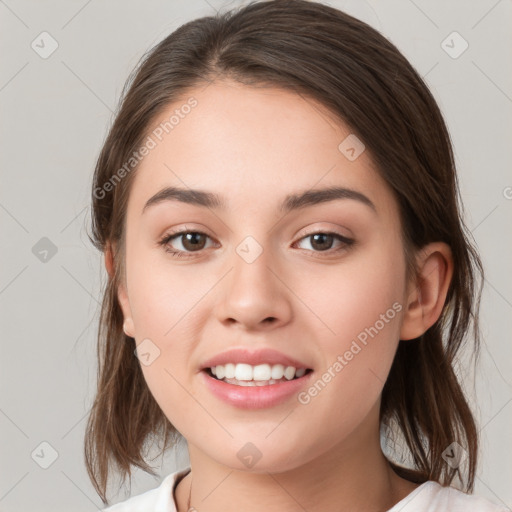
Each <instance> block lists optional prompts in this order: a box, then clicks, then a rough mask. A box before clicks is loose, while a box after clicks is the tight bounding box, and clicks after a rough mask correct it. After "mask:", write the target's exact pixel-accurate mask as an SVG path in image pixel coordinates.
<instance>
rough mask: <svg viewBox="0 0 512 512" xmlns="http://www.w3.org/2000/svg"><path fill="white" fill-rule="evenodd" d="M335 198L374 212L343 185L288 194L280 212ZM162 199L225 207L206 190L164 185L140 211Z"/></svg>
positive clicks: (367, 202)
mask: <svg viewBox="0 0 512 512" xmlns="http://www.w3.org/2000/svg"><path fill="white" fill-rule="evenodd" d="M336 199H352V200H355V201H359V202H360V203H362V204H365V205H366V206H369V207H370V208H371V209H372V210H373V211H374V212H375V213H376V212H377V208H376V207H375V205H374V204H373V202H372V201H371V200H370V199H369V198H368V197H367V196H365V195H364V194H362V193H361V192H358V191H356V190H353V189H350V188H345V187H328V188H323V189H316V190H315V189H314V190H306V191H303V192H298V193H296V194H289V195H287V196H286V197H285V199H284V201H283V202H282V203H281V205H280V211H281V212H282V213H288V212H290V211H292V210H299V209H301V208H306V207H308V206H314V205H317V204H322V203H327V202H329V201H334V200H336ZM164 201H180V202H182V203H187V204H192V205H195V206H202V207H205V208H209V209H213V210H222V211H225V210H226V209H227V202H226V199H225V198H224V197H222V196H220V195H218V194H215V193H213V192H208V191H206V190H193V189H190V188H188V189H185V188H179V187H166V188H163V189H162V190H160V191H159V192H157V193H156V194H155V195H154V196H152V197H151V198H150V199H148V201H147V202H146V204H145V205H144V208H143V209H142V213H144V212H145V211H146V209H147V208H149V207H150V206H153V205H156V204H158V203H162V202H164Z"/></svg>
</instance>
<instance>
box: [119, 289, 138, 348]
mask: <svg viewBox="0 0 512 512" xmlns="http://www.w3.org/2000/svg"><path fill="white" fill-rule="evenodd" d="M117 300H118V301H119V305H120V306H121V310H122V311H123V318H124V322H123V331H124V333H125V334H126V335H127V336H130V337H131V338H133V337H134V333H135V329H134V327H135V326H134V324H133V318H132V311H131V308H130V301H129V299H128V294H127V292H126V287H125V285H124V283H120V284H119V287H118V289H117Z"/></svg>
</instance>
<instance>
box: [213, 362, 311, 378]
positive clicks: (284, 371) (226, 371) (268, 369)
mask: <svg viewBox="0 0 512 512" xmlns="http://www.w3.org/2000/svg"><path fill="white" fill-rule="evenodd" d="M210 370H211V372H212V374H213V375H215V376H216V377H217V378H218V379H220V380H222V379H236V380H237V381H245V382H249V381H258V382H263V381H265V382H266V381H269V382H272V381H278V380H280V379H283V377H284V378H285V379H286V380H292V379H293V378H294V377H296V378H299V377H302V376H303V375H304V374H305V373H306V368H299V369H296V368H295V367H294V366H283V365H282V364H274V365H272V366H271V365H269V364H258V365H256V366H252V365H250V364H245V363H238V364H234V363H227V364H225V365H222V364H219V365H217V366H212V367H211V368H210Z"/></svg>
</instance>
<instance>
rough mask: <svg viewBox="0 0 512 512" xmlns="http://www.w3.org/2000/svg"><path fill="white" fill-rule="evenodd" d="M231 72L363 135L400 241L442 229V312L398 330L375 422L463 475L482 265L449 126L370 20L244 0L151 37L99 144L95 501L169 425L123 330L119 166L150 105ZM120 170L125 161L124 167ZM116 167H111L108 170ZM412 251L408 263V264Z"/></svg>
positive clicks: (432, 475) (418, 477) (293, 1)
mask: <svg viewBox="0 0 512 512" xmlns="http://www.w3.org/2000/svg"><path fill="white" fill-rule="evenodd" d="M218 77H220V78H229V79H233V80H236V81H238V82H240V83H243V84H247V85H253V86H256V85H272V86H277V87H280V88H282V89H285V90H290V91H294V92H296V93H298V94H302V95H304V96H305V97H309V98H312V99H314V100H317V101H318V102H320V103H321V104H323V105H324V106H325V107H327V109H328V111H330V112H332V113H333V114H334V115H335V116H337V118H338V119H340V120H341V121H343V122H344V123H346V124H347V125H348V126H349V127H350V128H351V130H352V132H353V133H355V134H356V135H357V137H359V138H360V139H361V140H362V141H363V142H364V144H365V146H366V149H367V151H369V153H370V154H371V156H372V159H373V162H374V163H375V164H376V167H377V169H378V171H379V172H380V173H381V175H382V177H383V178H384V179H385V180H386V182H387V183H388V184H389V185H390V187H391V188H392V189H393V191H394V194H395V197H396V199H397V201H398V205H399V208H400V213H401V221H402V231H403V233H402V235H403V239H404V249H405V251H406V254H407V255H409V256H410V255H411V254H412V253H413V251H414V250H415V249H418V248H421V247H423V246H424V245H426V244H428V243H429V242H434V241H442V242H446V243H447V244H448V245H449V246H450V247H451V250H452V255H453V260H454V274H453V278H452V281H451V284H450V287H449V291H448V296H447V298H446V302H445V306H444V308H443V311H442V314H441V317H440V319H439V320H438V321H437V322H436V323H435V324H434V325H433V326H432V327H431V328H430V329H428V330H427V331H426V332H425V333H424V334H423V335H422V336H420V337H419V338H417V339H415V340H409V341H403V340H401V341H400V342H399V346H398V350H397V353H396V356H395V359H394V362H393V365H392V367H391V371H390V374H389V377H388V379H387V381H386V383H385V386H384V389H383V393H382V402H381V409H380V419H381V426H388V427H389V428H390V430H391V431H392V432H394V435H396V436H399V437H400V436H401V439H402V440H403V441H405V446H406V449H407V450H408V453H409V455H410V456H411V458H412V466H413V467H412V468H406V467H404V466H400V465H399V464H397V463H396V461H395V462H393V461H391V460H390V464H391V465H392V467H393V469H394V470H395V471H396V472H397V473H398V474H399V475H401V476H403V477H404V478H407V479H409V480H411V481H415V482H418V483H420V482H424V481H426V480H435V481H438V482H440V483H441V484H443V485H449V484H450V483H451V482H452V481H453V479H454V478H455V476H458V477H459V478H460V480H461V482H464V481H465V487H466V489H467V490H468V491H471V490H472V488H473V483H474V477H475V471H476V464H477V452H478V450H477V447H478V440H477V430H476V426H475V421H474V418H473V416H472V413H471V410H470V408H469V406H468V403H467V401H466V398H465V396H464V393H463V390H462V388H461V385H460V383H459V381H458V378H457V375H456V373H455V369H454V364H455V363H456V361H457V360H456V355H457V354H458V352H459V349H460V348H461V346H462V344H463V343H465V341H466V334H467V333H468V332H469V326H470V325H471V324H472V326H473V329H472V337H471V339H472V343H473V346H472V349H473V354H474V355H476V356H477V355H478V347H479V329H478V308H479V302H480V295H481V285H480V286H479V287H478V286H477V284H478V283H477V277H478V276H482V275H483V270H482V265H481V262H480V259H479V257H478V254H477V252H476V250H475V248H474V246H473V245H472V238H471V235H470V233H469V231H468V230H467V228H466V226H465V225H464V222H463V220H462V204H461V200H460V193H459V188H458V183H457V176H456V172H455V163H454V157H453V153H452V148H451V142H450V137H449V134H448V131H447V128H446V126H445V123H444V120H443V117H442V115H441V112H440V110H439V108H438V106H437V104H436V102H435V100H434V98H433V96H432V95H431V93H430V92H429V90H428V88H427V86H426V84H425V83H424V81H423V80H422V79H421V77H420V76H419V75H418V73H417V72H416V71H415V70H414V68H413V67H412V66H411V64H410V63H409V62H408V61H407V60H406V58H405V57H404V56H403V55H402V54H401V53H400V52H399V50H398V49H397V48H396V47H395V46H394V45H393V44H391V43H390V42H389V41H388V40H387V39H386V38H385V37H383V36H382V35H381V34H379V33H378V32H377V31H376V30H374V29H373V28H371V27H370V26H368V25H367V24H365V23H363V22H361V21H359V20H357V19H355V18H353V17H351V16H349V15H347V14H345V13H343V12H341V11H339V10H336V9H334V8H331V7H328V6H326V5H323V4H320V3H315V2H311V1H305V0H274V1H263V2H256V3H255V2H252V3H250V4H248V5H246V6H245V7H243V8H239V9H234V10H232V11H229V12H227V13H221V14H217V15H216V16H210V17H204V18H200V19H196V20H194V21H191V22H188V23H186V24H185V25H183V26H181V27H180V28H178V29H177V30H176V31H175V32H173V33H172V34H170V35H169V36H168V37H166V38H165V39H164V40H163V41H161V42H160V43H159V44H158V45H156V46H155V47H154V48H153V49H152V50H151V51H150V52H149V53H148V54H147V55H146V56H145V57H144V58H143V59H142V61H141V64H140V65H139V66H138V69H136V70H134V72H133V73H132V75H131V76H130V78H129V80H128V81H127V83H126V85H125V89H124V90H123V94H122V101H121V102H120V108H119V110H118V112H117V114H116V117H115V120H114V123H113V125H112V127H111V129H110V131H109V134H108V136H107V138H106V140H105V143H104V145H103V148H102V150H101V153H100V155H99V157H98V161H97V165H96V170H95V174H94V182H93V197H92V204H93V212H92V223H93V226H92V229H93V232H92V237H91V239H92V241H93V243H94V244H95V245H96V247H97V248H98V249H100V250H102V251H105V250H106V249H107V248H108V247H110V246H111V247H114V248H116V250H115V251H114V253H115V254H114V268H115V272H114V274H113V275H112V276H110V278H109V280H108V283H107V285H106V289H105V293H104V298H103V304H102V310H101V318H100V329H99V335H98V363H99V367H98V389H97V396H96V397H95V401H94V404H93V406H92V409H91V413H90V416H89V419H88V424H87V430H86V437H85V458H86V464H87V470H88V472H89V475H90V478H91V480H92V481H93V484H94V486H95V488H96V490H97V492H98V493H99V495H100V496H101V498H102V500H103V501H104V503H107V501H106V489H107V482H108V477H109V471H110V466H111V464H112V463H115V464H116V466H117V469H118V470H119V471H120V472H121V474H122V475H123V478H124V477H126V474H128V475H131V469H130V468H131V466H132V465H133V466H137V467H139V468H142V469H143V470H144V471H147V472H149V473H151V474H152V475H155V473H154V472H153V471H152V470H151V468H150V467H149V466H148V464H147V463H146V461H145V460H144V455H143V453H142V452H143V448H144V445H145V443H146V442H148V441H149V440H150V439H152V438H156V439H162V438H163V449H164V450H165V449H167V447H168V446H169V443H172V442H174V441H175V440H176V439H178V438H179V435H180V434H179V433H178V432H177V431H176V429H175V428H174V427H173V426H172V425H171V423H170V422H169V421H168V419H167V418H166V417H165V415H164V414H163V412H162V410H161V409H160V407H159V406H158V404H157V403H156V401H155V400H154V399H153V397H152V395H151V393H150V391H149V389H148V387H147V385H146V383H145V380H144V377H143V374H142V371H141V368H140V365H139V362H138V359H137V358H136V356H135V355H134V349H135V343H134V340H133V339H132V338H129V337H127V336H126V335H125V334H124V332H123V328H122V325H123V315H122V312H121V308H120V305H119V303H118V299H117V288H118V285H119V283H120V282H121V281H120V280H121V279H123V270H122V260H123V249H122V244H123V233H124V222H125V214H126V205H127V198H128V194H129V191H130V183H131V181H132V179H133V175H134V173H135V169H136V167H134V170H131V172H128V173H126V176H124V177H123V178H122V179H118V182H116V183H114V184H115V186H110V187H107V186H106V184H107V183H108V182H110V183H111V185H112V183H113V181H112V179H113V177H115V173H116V172H118V171H119V169H121V168H122V167H123V165H125V164H126V162H127V161H128V160H129V158H130V156H131V155H132V154H133V152H134V151H135V150H137V148H138V147H140V145H141V144H142V142H143V140H144V137H146V136H147V133H148V131H149V129H150V128H151V123H152V122H153V120H154V119H155V116H157V115H158V114H160V113H161V112H162V110H163V109H164V108H166V107H167V106H168V105H169V104H170V103H172V102H175V101H177V100H178V99H182V98H183V97H184V96H185V95H186V93H187V92H188V91H189V90H191V89H192V88H193V87H196V86H198V85H201V84H205V85H206V84H208V83H211V82H212V81H213V80H215V79H216V78H218ZM123 174H124V173H123ZM118 177H119V175H118ZM411 265H412V264H411V261H410V258H408V269H410V268H413V265H412V266H411ZM452 442H457V443H459V444H460V445H461V446H462V447H463V448H464V449H465V450H466V452H467V454H468V457H467V467H466V466H465V467H466V470H465V472H466V475H465V477H463V475H462V474H461V472H460V469H461V468H462V466H461V467H459V468H452V467H451V466H450V465H449V464H447V463H446V462H445V461H444V459H443V456H442V454H443V451H444V450H445V449H446V448H448V446H449V445H450V444H451V443H452Z"/></svg>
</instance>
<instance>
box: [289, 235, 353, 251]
mask: <svg viewBox="0 0 512 512" xmlns="http://www.w3.org/2000/svg"><path fill="white" fill-rule="evenodd" d="M303 240H309V241H310V246H311V248H312V250H313V252H326V251H331V249H332V251H331V252H336V251H337V250H341V249H345V248H347V247H349V246H351V245H352V244H353V243H354V240H352V239H350V238H346V237H344V236H342V235H340V234H338V233H331V232H323V231H319V232H317V233H310V234H309V235H307V236H305V237H303V238H302V239H301V240H300V241H299V242H298V243H300V242H302V241H303ZM336 241H338V242H339V244H338V247H337V248H334V249H333V245H334V244H335V242H336ZM306 249H307V248H306Z"/></svg>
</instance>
